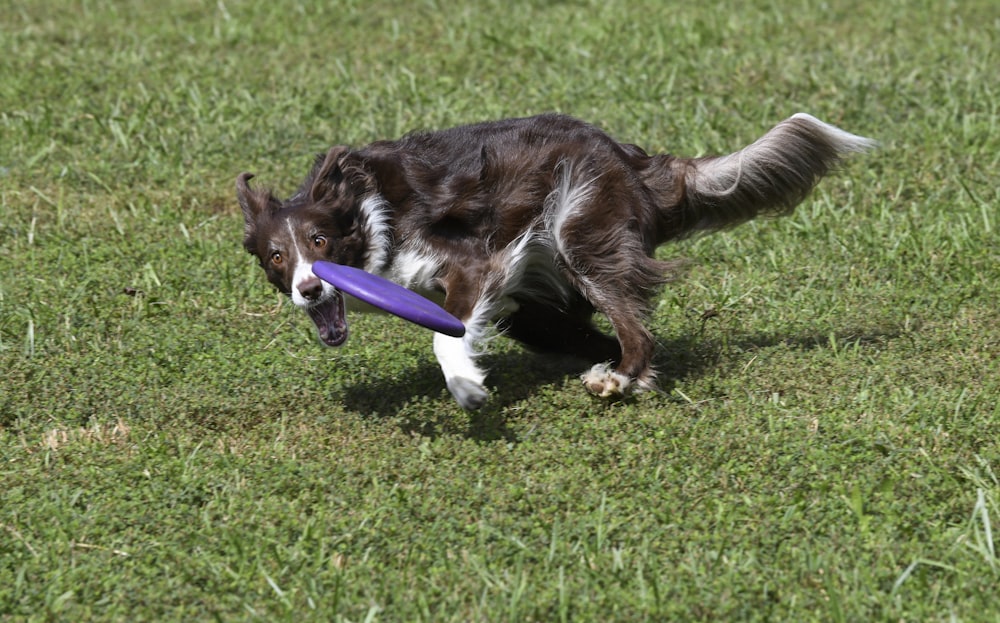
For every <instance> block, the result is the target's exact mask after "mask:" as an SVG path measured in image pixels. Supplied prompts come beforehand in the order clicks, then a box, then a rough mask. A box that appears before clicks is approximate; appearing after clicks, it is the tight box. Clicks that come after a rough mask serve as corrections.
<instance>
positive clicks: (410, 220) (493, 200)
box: [236, 113, 875, 410]
mask: <svg viewBox="0 0 1000 623" xmlns="http://www.w3.org/2000/svg"><path fill="white" fill-rule="evenodd" d="M874 145H875V143H874V141H872V140H870V139H868V138H864V137H861V136H857V135H854V134H850V133H848V132H846V131H844V130H841V129H839V128H837V127H835V126H832V125H829V124H826V123H824V122H822V121H820V120H818V119H816V118H815V117H813V116H811V115H808V114H805V113H799V114H796V115H793V116H792V117H790V118H788V119H786V120H784V121H782V122H781V123H779V124H778V125H776V126H775V127H774V128H772V129H771V130H770V131H768V132H767V133H766V134H764V136H762V137H761V138H760V139H758V140H757V141H756V142H754V143H753V144H751V145H749V146H748V147H745V148H743V149H741V150H739V151H737V152H735V153H732V154H729V155H723V156H713V157H698V158H682V157H675V156H672V155H669V154H655V155H649V154H647V153H646V152H645V151H644V150H643V149H642V148H640V147H638V146H636V145H633V144H630V143H620V142H618V141H616V140H615V139H613V138H611V137H610V136H609V135H608V134H606V133H605V132H604V131H602V130H600V129H598V128H597V127H595V126H593V125H591V124H588V123H585V122H583V121H580V120H578V119H575V118H572V117H569V116H565V115H560V114H542V115H538V116H533V117H526V118H518V119H506V120H501V121H490V122H483V123H477V124H472V125H464V126H460V127H456V128H452V129H447V130H441V131H432V132H420V133H413V134H409V135H407V136H405V137H403V138H401V139H399V140H383V141H377V142H374V143H372V144H370V145H368V146H366V147H363V148H360V149H351V148H349V147H345V146H335V147H332V148H331V149H330V150H329V151H328V152H327V153H326V154H325V155H320V156H317V158H316V161H315V164H314V166H313V167H312V170H311V171H310V172H309V174H308V175H307V176H306V178H305V181H304V182H303V183H302V185H301V187H300V188H299V189H298V191H297V192H296V193H295V194H294V195H292V196H291V197H290V198H289V199H287V200H284V201H281V200H279V199H277V198H276V197H275V196H274V194H273V193H272V192H271V191H270V190H267V189H260V188H252V187H251V186H250V185H249V182H250V180H251V179H252V178H253V177H254V176H253V175H252V174H250V173H242V174H240V175H239V176H238V178H237V180H236V191H237V196H238V199H239V204H240V207H241V209H242V212H243V215H244V219H245V225H246V228H245V232H244V234H245V235H244V247H245V248H246V250H247V251H248V252H249V253H251V254H252V255H254V256H256V258H257V260H258V261H259V263H260V266H261V267H262V268H263V269H264V272H265V273H266V274H267V279H268V280H269V281H270V282H271V283H272V284H274V286H275V287H276V288H277V289H278V290H280V291H281V292H283V293H285V294H286V295H289V296H290V297H291V299H292V302H293V303H294V304H295V305H297V306H298V307H301V308H302V309H304V310H305V312H306V313H307V314H308V315H309V317H310V318H311V319H312V320H313V322H314V323H315V325H316V329H317V331H318V334H319V339H320V341H321V342H323V343H324V344H326V345H328V346H339V345H341V344H343V343H344V341H345V340H346V339H347V335H348V323H347V314H346V310H347V303H348V302H349V301H348V298H349V297H347V296H346V295H345V294H343V293H342V292H340V291H339V290H338V289H336V288H335V287H334V286H332V285H330V284H329V283H326V282H324V281H321V280H320V279H318V278H317V277H316V276H315V275H313V273H312V270H311V268H312V265H313V263H314V262H316V261H318V260H326V261H331V262H335V263H337V264H345V265H348V266H353V267H357V268H361V269H364V270H366V271H368V272H371V273H374V274H376V275H380V276H382V277H385V278H387V279H390V280H391V281H394V282H396V283H398V284H401V285H403V286H405V287H407V288H410V289H412V290H414V291H417V292H419V293H421V294H424V295H427V296H432V297H436V300H438V301H442V305H443V307H444V308H445V310H447V311H448V312H450V313H451V314H452V315H454V316H455V317H457V318H458V319H460V320H461V321H462V322H463V323H464V324H465V326H466V329H467V330H466V334H465V336H464V337H461V338H456V337H450V336H447V335H444V334H441V333H435V334H434V338H433V349H434V355H435V357H436V358H437V361H438V363H439V364H440V366H441V371H442V372H443V373H444V380H445V383H446V385H447V387H448V390H449V391H450V392H451V394H452V396H453V397H454V398H455V400H456V401H457V402H458V404H459V405H461V406H462V407H464V408H465V409H469V410H473V409H478V408H480V407H482V406H483V405H484V403H486V401H487V399H488V395H489V394H488V391H487V389H486V387H485V386H484V381H485V379H486V371H485V370H484V369H483V367H482V366H481V365H480V363H479V361H478V359H479V357H480V355H482V354H483V353H484V351H485V349H486V344H487V342H488V339H489V338H490V337H492V335H494V334H495V333H496V332H499V333H500V334H502V335H505V336H507V337H510V338H513V339H515V340H517V341H519V342H521V343H522V344H523V345H525V346H527V347H528V348H529V349H532V350H536V351H543V352H556V353H562V354H568V355H573V356H576V357H579V358H582V359H585V360H588V363H590V364H593V366H592V367H590V368H589V369H588V370H587V371H586V372H584V373H583V375H582V376H581V380H582V381H583V384H584V386H585V387H586V389H587V390H588V391H589V392H591V393H592V394H594V395H597V396H601V397H605V398H614V397H621V396H623V395H625V394H627V393H629V392H630V391H632V390H637V389H638V390H641V389H652V388H653V387H654V379H655V376H656V374H655V372H654V370H653V368H652V365H651V361H652V358H653V353H654V344H655V342H654V339H653V336H652V334H651V333H650V332H649V330H648V329H647V328H646V327H645V324H644V321H645V318H646V316H647V313H648V311H647V310H648V304H649V301H650V298H651V297H652V295H653V294H654V293H655V292H656V291H657V289H658V288H659V287H661V286H662V285H663V284H664V283H666V282H667V281H668V280H670V278H671V277H672V276H673V274H674V273H675V272H676V269H677V263H676V262H669V261H661V260H657V259H655V258H654V257H653V256H654V251H655V250H656V249H657V247H659V246H660V245H662V244H664V243H667V242H670V241H674V240H679V239H682V238H685V237H688V236H691V235H693V234H697V233H703V232H711V231H717V230H722V229H726V228H730V227H733V226H735V225H738V224H740V223H744V222H746V221H749V220H751V219H753V218H755V217H758V216H781V215H786V214H789V213H791V212H792V211H793V210H794V208H795V206H796V205H797V204H799V203H800V202H801V201H802V200H803V199H805V197H806V196H807V195H808V194H809V192H810V191H811V190H812V189H813V187H814V186H815V185H816V184H817V182H818V181H819V180H820V178H821V177H823V176H824V175H826V174H827V173H829V172H830V171H831V170H832V169H833V168H834V167H835V166H836V165H837V164H838V163H839V162H841V160H842V159H843V158H844V157H845V156H847V155H849V154H851V153H854V152H863V151H866V150H868V149H870V148H871V147H873V146H874ZM350 302H352V303H354V302H356V301H350ZM595 312H596V313H600V314H603V315H604V316H605V317H606V318H607V320H608V321H609V323H610V325H611V327H612V328H613V331H614V335H613V336H611V335H607V334H605V333H603V332H602V331H600V330H599V329H598V328H597V327H596V326H595V324H594V322H593V316H594V314H595Z"/></svg>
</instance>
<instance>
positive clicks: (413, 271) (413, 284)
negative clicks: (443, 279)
mask: <svg viewBox="0 0 1000 623" xmlns="http://www.w3.org/2000/svg"><path fill="white" fill-rule="evenodd" d="M442 264H443V262H442V260H441V258H440V257H438V256H437V255H435V254H434V253H433V252H430V251H425V250H423V249H417V248H406V249H401V250H400V251H399V253H398V254H397V255H396V258H395V259H394V260H393V262H392V265H391V266H389V268H388V269H387V270H386V271H385V272H383V273H382V276H383V277H386V278H387V279H389V280H391V281H395V282H396V283H398V284H399V285H401V286H403V287H404V288H409V289H411V290H415V291H417V292H420V293H421V294H423V293H424V292H428V291H430V290H432V289H434V286H435V283H434V280H435V279H436V278H437V277H438V275H439V274H440V272H441V267H442Z"/></svg>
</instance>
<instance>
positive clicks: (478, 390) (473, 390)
mask: <svg viewBox="0 0 1000 623" xmlns="http://www.w3.org/2000/svg"><path fill="white" fill-rule="evenodd" d="M448 391H449V392H451V395H452V396H453V397H454V398H455V400H456V401H457V402H458V404H459V405H461V406H462V408H463V409H465V410H467V411H475V410H476V409H479V408H480V407H482V406H483V405H484V404H486V401H487V399H489V397H490V394H489V392H487V391H486V388H485V387H483V386H482V385H480V384H479V383H477V382H475V381H473V380H472V379H467V378H465V377H462V376H456V377H452V378H450V379H448Z"/></svg>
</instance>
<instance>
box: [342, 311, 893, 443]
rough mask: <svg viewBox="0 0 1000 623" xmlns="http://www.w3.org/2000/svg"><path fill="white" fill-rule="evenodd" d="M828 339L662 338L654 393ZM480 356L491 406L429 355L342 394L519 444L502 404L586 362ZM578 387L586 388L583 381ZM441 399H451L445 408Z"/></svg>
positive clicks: (428, 432) (867, 337)
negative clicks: (734, 363)
mask: <svg viewBox="0 0 1000 623" xmlns="http://www.w3.org/2000/svg"><path fill="white" fill-rule="evenodd" d="M901 335H902V331H901V330H899V329H898V328H875V329H872V328H870V327H868V328H864V329H855V330H852V329H844V330H840V331H837V332H835V333H834V335H833V337H834V338H836V339H838V340H849V341H854V342H857V343H859V344H861V345H862V346H865V345H872V346H877V345H882V344H884V343H885V342H887V341H889V340H892V339H895V338H898V337H900V336H901ZM830 338H831V335H830V333H818V332H817V333H808V334H801V335H792V336H789V335H776V334H765V333H757V334H745V335H732V334H729V335H728V336H727V338H726V339H725V340H722V339H720V338H719V337H718V336H708V335H704V334H702V333H700V332H694V333H689V334H685V335H681V336H678V337H675V338H671V339H658V340H657V349H656V354H655V356H654V359H653V365H654V367H655V368H656V370H657V371H658V373H659V378H658V380H657V382H658V386H659V391H658V392H657V393H658V394H659V395H661V396H665V397H667V398H666V399H667V400H669V401H671V402H676V401H677V399H675V398H670V397H669V396H670V395H671V393H672V390H673V387H674V386H675V385H676V383H677V381H678V380H681V379H696V378H698V377H699V376H701V375H703V374H704V373H705V372H706V371H708V370H711V369H712V368H715V367H717V366H718V365H719V363H720V361H722V360H723V359H725V358H726V357H728V356H730V355H731V353H732V352H734V351H737V352H748V351H749V352H752V351H756V350H761V349H766V348H773V347H775V346H779V345H782V344H783V345H787V346H790V347H792V348H797V349H801V350H812V349H815V348H823V347H827V346H828V345H829V344H830ZM483 363H484V366H485V367H486V368H487V369H488V370H489V371H490V376H489V379H488V383H489V385H490V386H491V395H490V401H489V402H488V403H487V404H486V406H485V407H484V408H483V409H481V410H479V411H476V412H472V413H468V414H465V413H464V412H462V410H461V408H460V407H458V405H457V404H455V403H454V402H453V401H452V400H451V397H450V396H449V395H448V392H447V390H446V389H445V385H444V379H443V378H442V376H441V370H440V368H439V367H438V366H437V364H436V363H435V362H434V361H433V360H431V359H426V360H421V361H419V362H415V363H414V365H413V366H412V367H411V368H409V369H408V370H405V371H404V372H403V373H402V374H396V375H393V376H378V375H377V374H376V375H375V376H369V377H367V378H366V379H365V380H364V381H363V382H358V383H356V384H354V385H349V386H347V387H344V388H343V389H342V390H341V391H342V392H343V393H342V394H341V396H340V399H341V400H342V401H343V403H344V406H345V407H347V408H348V409H350V410H352V411H355V412H358V413H362V414H367V415H369V416H372V417H378V418H396V417H399V418H400V426H401V427H402V428H403V429H404V430H406V431H407V432H410V433H412V434H417V435H421V436H427V437H431V438H433V437H437V436H439V435H441V434H446V433H459V434H462V435H464V436H466V437H469V438H472V439H476V440H480V441H506V442H510V443H516V442H518V441H519V439H518V438H517V435H516V434H515V433H514V432H513V431H512V430H511V429H510V428H508V427H507V425H506V420H505V415H504V413H505V409H506V408H507V407H509V406H511V405H513V404H516V403H518V402H521V401H523V400H526V399H529V398H531V397H532V396H534V395H536V394H538V393H539V391H540V389H541V388H543V387H546V386H551V385H554V384H563V383H566V382H569V381H572V380H575V379H576V377H577V376H578V375H579V374H580V373H581V372H582V371H583V370H585V369H586V368H587V367H588V364H587V362H585V361H581V360H580V359H576V358H573V357H567V356H561V355H545V354H538V353H533V352H530V351H528V350H525V349H522V348H521V347H519V346H517V345H513V344H510V345H507V346H505V347H504V348H502V349H499V350H498V352H496V353H494V354H490V355H485V356H484V358H483ZM580 391H584V390H583V389H582V387H581V389H580ZM626 400H627V399H626ZM442 403H444V404H446V405H447V406H446V407H444V410H442ZM592 404H593V410H594V411H595V412H598V411H601V410H603V409H605V408H607V406H608V403H606V402H603V401H600V400H598V399H594V400H593V402H592ZM442 414H443V416H442ZM462 414H464V416H463V415H462Z"/></svg>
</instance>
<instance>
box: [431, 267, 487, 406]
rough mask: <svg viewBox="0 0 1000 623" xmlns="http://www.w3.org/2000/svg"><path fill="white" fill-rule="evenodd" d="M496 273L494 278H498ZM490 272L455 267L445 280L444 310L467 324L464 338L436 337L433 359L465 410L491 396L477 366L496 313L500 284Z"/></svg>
mask: <svg viewBox="0 0 1000 623" xmlns="http://www.w3.org/2000/svg"><path fill="white" fill-rule="evenodd" d="M495 274H496V273H494V274H493V275H495ZM493 275H491V274H490V273H489V271H488V269H487V268H484V267H480V266H477V265H475V264H472V265H468V266H462V267H452V269H451V270H450V271H449V272H448V274H447V275H446V276H445V277H444V279H442V280H441V281H442V285H443V286H444V288H445V299H444V308H445V310H447V311H448V313H450V314H452V315H453V316H455V317H456V318H458V319H459V320H461V321H462V322H463V323H464V324H465V335H464V336H463V337H450V336H447V335H444V334H442V333H435V334H434V355H435V356H436V357H437V360H438V363H439V364H440V365H441V371H442V372H443V373H444V380H445V383H447V385H448V391H450V392H451V395H452V396H454V397H455V400H456V401H458V404H460V405H462V408H464V409H468V410H470V411H471V410H474V409H478V408H480V407H482V406H483V405H484V404H486V400H487V399H488V398H489V392H487V391H486V387H484V386H483V381H484V380H486V372H485V371H484V370H482V369H481V368H480V367H479V366H478V365H476V361H475V358H476V357H478V356H479V355H481V354H482V353H483V350H484V342H483V338H484V336H485V335H486V333H487V332H488V331H489V329H490V323H491V322H492V319H493V316H494V315H496V312H497V309H496V305H495V302H496V301H497V300H498V297H497V296H495V295H496V294H497V292H498V291H499V287H500V284H499V283H497V282H496V279H495V277H494V276H493Z"/></svg>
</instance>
